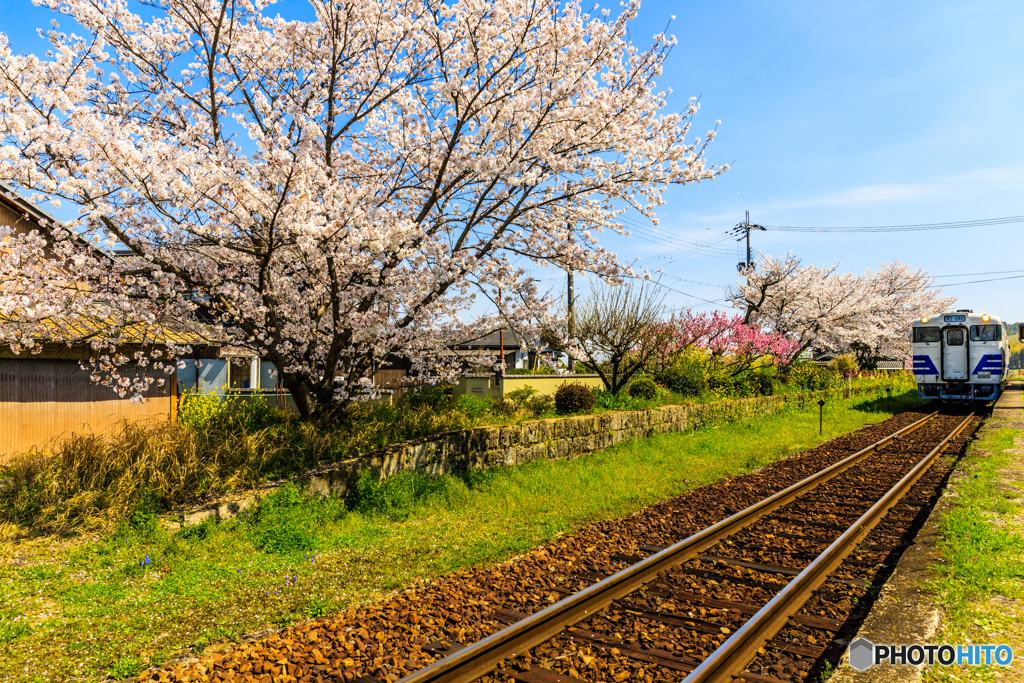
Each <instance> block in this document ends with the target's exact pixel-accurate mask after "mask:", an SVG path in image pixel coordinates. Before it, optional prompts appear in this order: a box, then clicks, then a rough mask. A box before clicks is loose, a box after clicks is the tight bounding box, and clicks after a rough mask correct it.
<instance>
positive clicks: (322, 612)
mask: <svg viewBox="0 0 1024 683" xmlns="http://www.w3.org/2000/svg"><path fill="white" fill-rule="evenodd" d="M302 611H303V614H305V615H306V617H308V618H309V619H319V618H320V617H325V616H327V615H328V614H330V613H331V603H330V602H329V601H327V600H324V599H323V598H320V597H317V596H313V597H310V598H309V599H308V600H306V605H305V607H304V608H303V610H302Z"/></svg>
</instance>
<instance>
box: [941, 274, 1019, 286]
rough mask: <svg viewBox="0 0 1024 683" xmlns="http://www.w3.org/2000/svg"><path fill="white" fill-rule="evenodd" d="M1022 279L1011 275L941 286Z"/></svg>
mask: <svg viewBox="0 0 1024 683" xmlns="http://www.w3.org/2000/svg"><path fill="white" fill-rule="evenodd" d="M1021 278H1024V275H1011V276H1009V277H994V278H989V279H988V280H970V281H969V282H950V283H947V284H944V285H942V286H943V287H957V286H959V285H976V284H978V283H979V282H999V281H1001V280H1019V279H1021Z"/></svg>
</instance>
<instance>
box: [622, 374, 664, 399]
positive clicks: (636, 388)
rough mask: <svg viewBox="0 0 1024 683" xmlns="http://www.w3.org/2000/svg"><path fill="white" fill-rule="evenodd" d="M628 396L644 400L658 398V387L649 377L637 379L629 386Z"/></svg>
mask: <svg viewBox="0 0 1024 683" xmlns="http://www.w3.org/2000/svg"><path fill="white" fill-rule="evenodd" d="M628 391H629V395H630V396H632V397H633V398H646V399H648V400H650V399H652V398H657V397H658V385H657V384H655V382H654V380H653V379H650V378H649V377H639V378H637V379H635V380H633V381H632V382H631V383H630V385H629V389H628Z"/></svg>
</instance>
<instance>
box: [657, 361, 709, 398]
mask: <svg viewBox="0 0 1024 683" xmlns="http://www.w3.org/2000/svg"><path fill="white" fill-rule="evenodd" d="M654 381H655V382H657V383H658V384H660V385H661V386H663V387H665V388H666V389H668V390H669V391H671V392H673V393H676V394H679V395H680V396H700V395H701V394H703V393H704V392H705V391H707V388H708V385H707V379H706V378H705V377H704V375H703V373H702V372H700V368H699V367H693V366H689V367H687V366H678V365H676V366H672V367H668V368H665V369H664V370H662V371H661V372H658V373H657V374H655V376H654Z"/></svg>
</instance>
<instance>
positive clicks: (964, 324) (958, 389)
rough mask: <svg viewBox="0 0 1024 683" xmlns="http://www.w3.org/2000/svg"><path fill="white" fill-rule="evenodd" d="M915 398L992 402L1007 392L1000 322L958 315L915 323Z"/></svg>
mask: <svg viewBox="0 0 1024 683" xmlns="http://www.w3.org/2000/svg"><path fill="white" fill-rule="evenodd" d="M911 334H912V338H911V342H912V346H913V355H914V379H915V380H917V395H918V396H920V397H921V398H932V399H939V400H947V401H972V400H973V401H992V400H995V399H996V398H998V397H999V395H1000V394H1001V393H1002V392H1003V389H1005V388H1006V378H1007V372H1008V370H1007V367H1008V365H1009V358H1010V353H1009V344H1008V342H1007V339H1006V336H1007V335H1006V331H1005V330H1004V329H1003V321H1002V320H1000V319H999V318H997V317H996V316H994V315H989V314H987V313H985V314H980V315H979V314H976V313H974V312H973V311H967V310H960V311H956V312H954V313H941V314H939V315H931V316H925V317H923V318H921V319H920V320H915V321H914V324H913V331H912V333H911Z"/></svg>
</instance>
